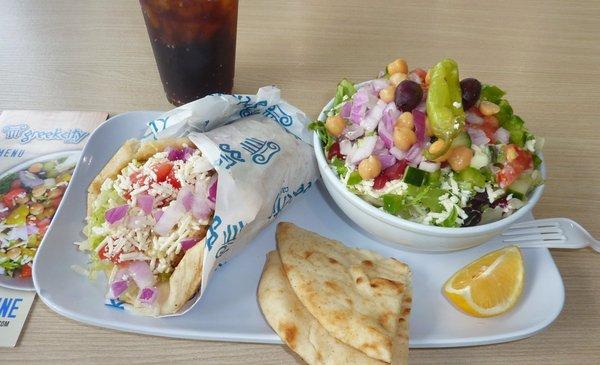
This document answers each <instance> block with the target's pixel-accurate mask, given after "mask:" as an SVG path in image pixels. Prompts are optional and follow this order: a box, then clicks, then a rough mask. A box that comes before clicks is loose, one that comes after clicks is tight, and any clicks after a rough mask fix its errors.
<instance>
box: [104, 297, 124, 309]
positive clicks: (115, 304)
mask: <svg viewBox="0 0 600 365" xmlns="http://www.w3.org/2000/svg"><path fill="white" fill-rule="evenodd" d="M104 305H105V306H107V307H111V308H116V309H121V310H124V309H125V302H123V301H121V300H118V299H109V300H108V301H107V302H106V303H104Z"/></svg>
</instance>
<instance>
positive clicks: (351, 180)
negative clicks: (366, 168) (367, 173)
mask: <svg viewBox="0 0 600 365" xmlns="http://www.w3.org/2000/svg"><path fill="white" fill-rule="evenodd" d="M361 181H362V177H360V174H359V173H358V171H352V172H351V173H350V177H348V183H347V184H348V185H350V186H352V185H356V184H358V183H359V182H361Z"/></svg>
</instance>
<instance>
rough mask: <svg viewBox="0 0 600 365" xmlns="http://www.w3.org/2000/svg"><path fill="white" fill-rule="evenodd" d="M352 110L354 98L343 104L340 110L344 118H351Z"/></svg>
mask: <svg viewBox="0 0 600 365" xmlns="http://www.w3.org/2000/svg"><path fill="white" fill-rule="evenodd" d="M351 111H352V100H348V101H346V102H345V103H344V104H342V109H341V110H340V116H341V117H342V118H346V119H348V118H350V112H351Z"/></svg>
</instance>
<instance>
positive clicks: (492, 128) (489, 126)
mask: <svg viewBox="0 0 600 365" xmlns="http://www.w3.org/2000/svg"><path fill="white" fill-rule="evenodd" d="M471 128H474V129H479V130H481V131H483V133H485V135H486V136H487V138H489V139H490V141H491V142H492V143H494V142H496V138H494V134H495V133H496V131H497V130H498V128H499V123H498V119H496V117H494V116H491V117H484V119H483V124H481V125H471Z"/></svg>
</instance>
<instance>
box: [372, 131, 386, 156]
mask: <svg viewBox="0 0 600 365" xmlns="http://www.w3.org/2000/svg"><path fill="white" fill-rule="evenodd" d="M384 152H386V153H387V149H386V148H385V143H383V140H382V139H381V137H380V136H377V142H375V147H373V152H372V154H374V155H379V154H381V153H384Z"/></svg>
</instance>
